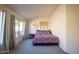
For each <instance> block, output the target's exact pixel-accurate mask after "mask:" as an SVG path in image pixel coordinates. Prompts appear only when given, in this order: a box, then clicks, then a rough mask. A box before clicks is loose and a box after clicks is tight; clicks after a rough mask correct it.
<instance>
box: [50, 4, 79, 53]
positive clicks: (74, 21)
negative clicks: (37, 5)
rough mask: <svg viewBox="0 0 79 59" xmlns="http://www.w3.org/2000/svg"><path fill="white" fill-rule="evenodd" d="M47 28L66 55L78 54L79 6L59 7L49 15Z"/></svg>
mask: <svg viewBox="0 0 79 59" xmlns="http://www.w3.org/2000/svg"><path fill="white" fill-rule="evenodd" d="M49 28H50V29H51V30H52V33H53V34H55V35H57V36H58V37H59V40H60V44H59V46H60V47H61V48H62V49H63V50H64V51H65V52H67V53H79V5H60V6H59V7H58V8H57V9H56V10H55V12H54V13H52V15H51V19H50V21H49Z"/></svg>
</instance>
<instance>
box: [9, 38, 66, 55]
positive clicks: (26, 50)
mask: <svg viewBox="0 0 79 59" xmlns="http://www.w3.org/2000/svg"><path fill="white" fill-rule="evenodd" d="M10 53H11V54H66V53H65V52H64V51H63V50H62V49H60V47H59V46H33V45H32V39H28V40H24V41H23V42H22V43H21V44H19V45H18V47H17V48H16V49H14V50H13V51H11V52H10Z"/></svg>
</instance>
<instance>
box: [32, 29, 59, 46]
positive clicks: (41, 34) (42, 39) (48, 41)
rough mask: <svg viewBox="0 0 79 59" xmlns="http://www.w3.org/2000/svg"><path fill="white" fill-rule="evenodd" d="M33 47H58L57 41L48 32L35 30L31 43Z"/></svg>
mask: <svg viewBox="0 0 79 59" xmlns="http://www.w3.org/2000/svg"><path fill="white" fill-rule="evenodd" d="M32 44H33V45H58V44H59V39H58V37H57V36H55V35H53V34H52V33H51V31H50V30H37V32H36V34H35V37H34V39H33V41H32Z"/></svg>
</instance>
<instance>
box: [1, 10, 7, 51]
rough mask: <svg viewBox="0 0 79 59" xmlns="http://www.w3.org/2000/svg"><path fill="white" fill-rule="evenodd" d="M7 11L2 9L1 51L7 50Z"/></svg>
mask: <svg viewBox="0 0 79 59" xmlns="http://www.w3.org/2000/svg"><path fill="white" fill-rule="evenodd" d="M7 45H8V44H7V38H6V12H5V11H0V51H7Z"/></svg>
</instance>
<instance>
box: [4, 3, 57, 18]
mask: <svg viewBox="0 0 79 59" xmlns="http://www.w3.org/2000/svg"><path fill="white" fill-rule="evenodd" d="M6 6H7V7H9V8H10V9H12V10H14V11H15V12H16V13H17V14H19V15H21V16H23V17H25V18H30V19H31V18H34V17H40V16H48V15H50V14H51V13H53V11H54V10H55V9H56V7H57V6H58V5H57V4H36V5H35V4H7V5H6Z"/></svg>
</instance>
